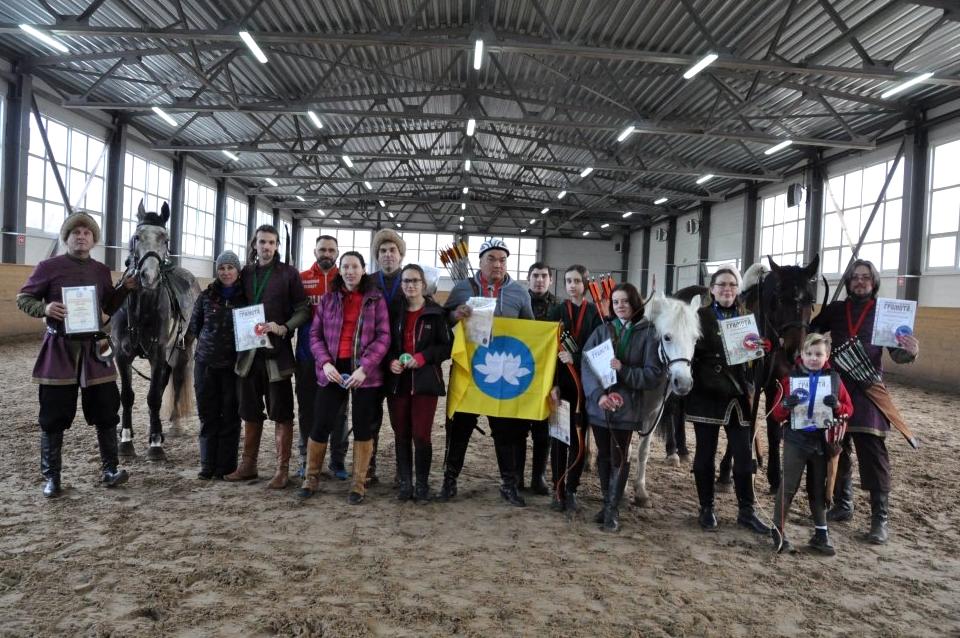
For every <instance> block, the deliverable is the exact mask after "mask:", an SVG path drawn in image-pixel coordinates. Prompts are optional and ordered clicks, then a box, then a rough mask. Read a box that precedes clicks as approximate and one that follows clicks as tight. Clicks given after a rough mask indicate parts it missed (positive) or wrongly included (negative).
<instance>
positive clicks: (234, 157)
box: [220, 149, 240, 162]
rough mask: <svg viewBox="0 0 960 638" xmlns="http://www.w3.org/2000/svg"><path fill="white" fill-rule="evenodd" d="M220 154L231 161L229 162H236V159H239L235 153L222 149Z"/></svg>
mask: <svg viewBox="0 0 960 638" xmlns="http://www.w3.org/2000/svg"><path fill="white" fill-rule="evenodd" d="M220 152H221V153H223V154H224V155H226V156H227V157H229V158H230V159H231V161H234V162H236V161H237V160H238V159H240V156H239V155H237V154H236V153H232V152H230V151H228V150H227V149H223V150H222V151H220Z"/></svg>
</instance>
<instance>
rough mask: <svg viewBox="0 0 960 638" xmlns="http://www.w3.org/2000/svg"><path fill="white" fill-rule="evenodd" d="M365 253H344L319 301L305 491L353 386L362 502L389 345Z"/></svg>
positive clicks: (356, 473) (315, 482)
mask: <svg viewBox="0 0 960 638" xmlns="http://www.w3.org/2000/svg"><path fill="white" fill-rule="evenodd" d="M365 268H366V264H365V263H364V261H363V256H362V255H361V254H360V253H358V252H356V251H350V252H346V253H344V254H343V255H342V256H341V257H340V273H339V274H338V275H337V277H336V279H334V281H333V288H332V289H331V291H330V292H329V293H328V294H326V295H324V296H323V297H322V298H321V299H320V303H319V305H317V306H315V307H314V308H315V310H314V315H313V324H312V325H311V326H310V351H311V352H312V353H313V358H314V361H315V364H316V370H317V385H318V386H320V387H319V389H318V390H317V395H316V400H315V409H314V414H315V415H316V416H315V417H314V423H313V430H312V431H311V432H310V438H309V440H308V441H307V471H306V476H305V477H304V481H303V486H302V487H301V488H300V492H299V495H300V496H301V497H304V498H306V497H309V496H312V495H313V493H314V492H316V491H317V489H318V487H319V483H320V468H322V467H323V457H324V455H325V454H326V451H327V440H328V439H329V437H330V432H331V431H332V430H333V428H334V426H335V425H336V416H337V414H338V413H339V412H340V409H341V407H342V406H343V402H344V401H346V400H347V397H348V395H349V394H350V392H353V488H352V489H351V490H350V496H349V498H348V502H349V503H350V504H351V505H359V504H360V503H362V502H363V497H364V494H365V488H364V477H365V476H366V475H367V466H368V465H369V463H370V454H371V452H372V450H373V418H374V414H375V412H374V408H375V407H376V405H377V402H378V401H379V396H380V395H379V389H378V388H379V387H380V386H382V385H383V370H382V368H381V365H380V364H381V362H382V361H383V357H384V356H385V355H386V354H387V350H388V349H389V347H390V317H389V315H388V314H387V304H386V302H385V301H384V299H383V295H382V293H381V292H380V290H379V289H378V288H377V286H376V284H374V282H373V280H372V279H371V278H370V277H369V276H367V275H366V274H365Z"/></svg>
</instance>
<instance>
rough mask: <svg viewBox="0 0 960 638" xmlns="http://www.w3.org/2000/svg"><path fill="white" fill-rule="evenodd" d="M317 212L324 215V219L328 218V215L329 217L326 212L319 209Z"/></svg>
mask: <svg viewBox="0 0 960 638" xmlns="http://www.w3.org/2000/svg"><path fill="white" fill-rule="evenodd" d="M317 212H318V213H320V214H321V215H323V216H324V217H326V215H327V214H326V213H325V212H323V211H322V210H320V209H319V208H318V209H317Z"/></svg>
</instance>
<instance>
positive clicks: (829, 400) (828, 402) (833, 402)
mask: <svg viewBox="0 0 960 638" xmlns="http://www.w3.org/2000/svg"><path fill="white" fill-rule="evenodd" d="M823 404H824V405H825V406H827V407H828V408H835V407H837V397H836V396H834V395H832V394H828V395H827V396H825V397H823Z"/></svg>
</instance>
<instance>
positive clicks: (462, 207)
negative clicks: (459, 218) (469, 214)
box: [460, 202, 467, 210]
mask: <svg viewBox="0 0 960 638" xmlns="http://www.w3.org/2000/svg"><path fill="white" fill-rule="evenodd" d="M460 210H467V205H466V204H465V203H464V202H460Z"/></svg>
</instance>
